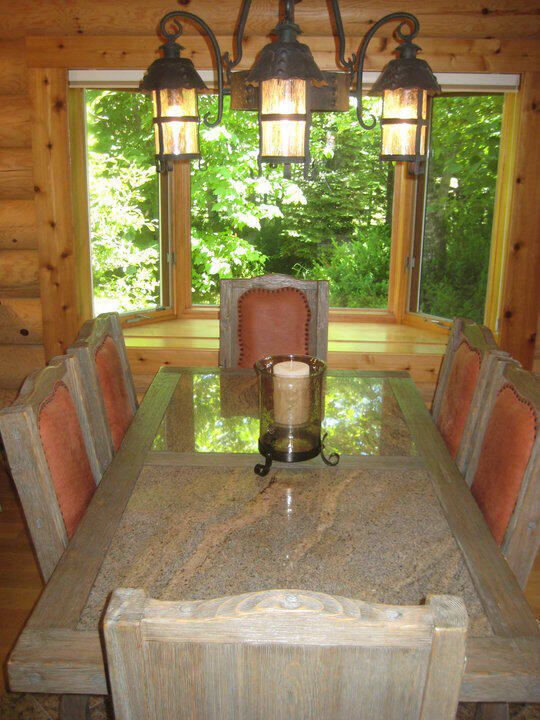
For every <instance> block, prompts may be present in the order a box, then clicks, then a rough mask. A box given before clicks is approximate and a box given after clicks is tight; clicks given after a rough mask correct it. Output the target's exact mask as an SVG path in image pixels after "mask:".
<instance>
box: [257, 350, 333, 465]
mask: <svg viewBox="0 0 540 720" xmlns="http://www.w3.org/2000/svg"><path fill="white" fill-rule="evenodd" d="M255 370H256V372H257V377H258V382H259V414H260V434H259V452H260V453H261V455H263V456H264V458H265V462H264V464H263V463H257V465H255V468H254V470H255V472H256V474H257V475H260V476H261V477H264V476H265V475H268V473H269V471H270V468H271V466H272V462H273V461H274V460H277V461H279V462H287V463H293V462H302V461H303V460H310V459H311V458H314V457H316V456H317V455H319V454H320V455H321V458H322V460H323V462H324V463H325V464H326V465H331V466H334V465H337V464H338V462H339V455H338V453H335V452H334V453H331V454H330V455H328V456H327V455H326V454H325V448H324V441H325V439H326V433H325V434H324V436H323V437H322V438H321V423H322V419H323V409H324V378H325V374H326V363H325V362H323V361H322V360H319V359H318V358H314V357H311V356H310V355H272V356H270V357H265V358H263V359H262V360H258V361H257V362H256V363H255Z"/></svg>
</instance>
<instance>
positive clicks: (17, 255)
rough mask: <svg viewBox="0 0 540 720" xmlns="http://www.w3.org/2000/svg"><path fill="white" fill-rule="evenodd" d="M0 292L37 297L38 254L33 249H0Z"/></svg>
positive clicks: (7, 294) (15, 295) (9, 295)
mask: <svg viewBox="0 0 540 720" xmlns="http://www.w3.org/2000/svg"><path fill="white" fill-rule="evenodd" d="M0 202H1V201H0ZM0 294H2V295H4V296H5V297H39V279H38V254H37V252H36V251H35V250H0Z"/></svg>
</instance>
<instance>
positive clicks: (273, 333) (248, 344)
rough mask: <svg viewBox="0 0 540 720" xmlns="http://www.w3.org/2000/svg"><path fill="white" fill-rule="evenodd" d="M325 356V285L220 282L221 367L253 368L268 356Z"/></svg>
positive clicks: (275, 278) (284, 280) (267, 278)
mask: <svg viewBox="0 0 540 720" xmlns="http://www.w3.org/2000/svg"><path fill="white" fill-rule="evenodd" d="M290 353H296V354H300V355H313V356H315V357H318V358H320V359H321V360H326V356H327V353H328V281H327V280H298V279H296V278H293V277H289V276H288V275H277V274H275V275H262V276H261V277H254V278H248V279H242V280H221V281H220V301H219V364H220V366H221V367H252V366H253V363H254V362H255V361H256V360H259V359H260V358H262V357H265V356H266V355H288V354H290Z"/></svg>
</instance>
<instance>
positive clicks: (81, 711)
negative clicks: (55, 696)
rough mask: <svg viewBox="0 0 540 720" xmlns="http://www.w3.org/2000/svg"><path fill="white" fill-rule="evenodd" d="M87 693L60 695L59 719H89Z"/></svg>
mask: <svg viewBox="0 0 540 720" xmlns="http://www.w3.org/2000/svg"><path fill="white" fill-rule="evenodd" d="M88 699H89V698H88V695H62V697H61V698H60V711H59V713H58V716H59V720H89V719H90V713H89V710H88Z"/></svg>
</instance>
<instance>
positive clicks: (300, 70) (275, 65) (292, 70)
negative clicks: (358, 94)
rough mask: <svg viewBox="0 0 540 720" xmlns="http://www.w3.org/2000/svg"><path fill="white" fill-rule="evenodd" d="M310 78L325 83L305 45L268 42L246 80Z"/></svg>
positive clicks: (251, 82) (249, 81) (255, 81)
mask: <svg viewBox="0 0 540 720" xmlns="http://www.w3.org/2000/svg"><path fill="white" fill-rule="evenodd" d="M274 78H275V79H277V80H293V79H297V80H311V81H312V82H314V83H316V84H319V85H325V84H326V81H325V79H324V76H323V74H322V72H321V71H320V70H319V68H318V67H317V64H316V62H315V60H314V59H313V55H312V54H311V50H310V49H309V47H308V46H307V45H304V44H303V43H299V42H298V40H294V41H293V42H282V41H279V40H277V41H276V42H273V43H269V44H268V45H265V47H264V48H263V49H262V50H261V53H260V55H259V58H258V59H257V61H256V62H255V65H254V66H253V67H252V69H251V71H250V72H249V73H248V76H247V78H246V82H247V83H249V84H251V85H256V84H257V83H259V82H261V81H263V80H272V79H274Z"/></svg>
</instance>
